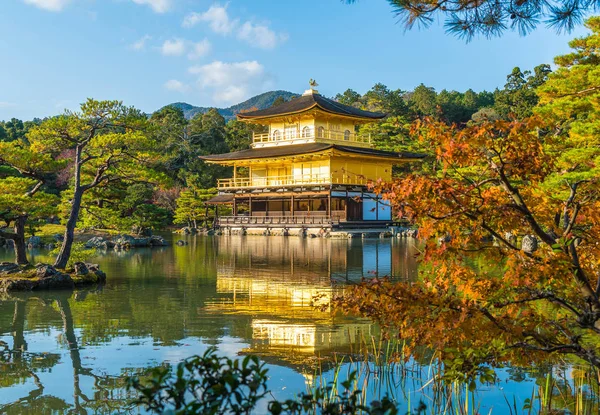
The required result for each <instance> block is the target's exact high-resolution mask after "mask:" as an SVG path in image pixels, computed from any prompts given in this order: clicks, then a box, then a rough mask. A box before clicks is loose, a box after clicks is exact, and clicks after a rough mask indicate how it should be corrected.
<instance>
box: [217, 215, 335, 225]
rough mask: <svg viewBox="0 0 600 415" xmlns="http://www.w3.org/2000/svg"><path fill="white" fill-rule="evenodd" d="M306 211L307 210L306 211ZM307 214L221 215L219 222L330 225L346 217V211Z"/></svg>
mask: <svg viewBox="0 0 600 415" xmlns="http://www.w3.org/2000/svg"><path fill="white" fill-rule="evenodd" d="M305 213H306V212H305ZM310 213H311V215H306V216H221V217H219V218H218V219H217V224H218V225H220V226H223V225H330V224H332V223H339V222H343V221H344V220H345V219H346V216H345V213H344V212H339V214H337V215H336V214H334V213H333V212H332V215H331V216H327V215H326V214H325V212H322V213H323V214H317V215H316V214H315V213H319V212H310Z"/></svg>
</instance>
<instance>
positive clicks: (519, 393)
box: [0, 236, 535, 414]
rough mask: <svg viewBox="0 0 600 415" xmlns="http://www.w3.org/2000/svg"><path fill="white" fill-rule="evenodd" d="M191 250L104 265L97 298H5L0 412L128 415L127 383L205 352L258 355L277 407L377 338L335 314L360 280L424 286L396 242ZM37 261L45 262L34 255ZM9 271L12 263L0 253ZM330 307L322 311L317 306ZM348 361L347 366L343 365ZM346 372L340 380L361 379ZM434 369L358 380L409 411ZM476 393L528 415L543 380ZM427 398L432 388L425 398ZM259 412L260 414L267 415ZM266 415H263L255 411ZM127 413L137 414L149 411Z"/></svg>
mask: <svg viewBox="0 0 600 415" xmlns="http://www.w3.org/2000/svg"><path fill="white" fill-rule="evenodd" d="M188 241H189V245H188V246H183V247H178V246H175V247H168V248H160V249H138V250H132V251H129V252H118V253H116V252H109V253H104V254H98V255H97V257H95V258H93V261H94V262H97V263H99V264H100V265H101V268H102V269H103V270H105V271H106V273H107V275H108V282H107V284H106V285H105V286H104V287H102V288H100V289H96V288H95V289H91V290H82V291H76V292H75V293H72V292H38V293H20V294H10V295H5V296H3V297H0V353H1V355H0V413H14V414H38V413H53V414H54V413H57V414H62V413H78V414H95V413H98V414H105V413H123V412H125V408H126V405H127V402H128V400H129V399H131V398H132V396H131V395H130V394H128V392H127V391H126V389H125V388H124V378H125V377H126V376H129V375H133V374H138V375H143V374H144V373H146V372H147V371H148V370H149V369H151V368H153V367H156V366H159V365H162V364H165V363H177V362H179V361H180V360H182V359H184V358H186V357H188V356H191V355H194V354H201V353H203V352H204V351H205V350H206V349H207V348H208V347H210V346H212V345H214V346H216V347H217V348H218V350H219V353H220V354H224V355H228V356H232V357H233V356H242V355H246V354H254V355H258V356H260V357H261V358H262V359H263V360H264V361H266V362H267V363H268V367H269V374H270V383H269V386H270V387H271V389H272V390H273V394H274V396H275V397H277V398H288V397H292V396H294V394H295V393H297V392H300V391H306V388H307V385H310V384H311V383H313V382H315V381H318V380H320V379H324V380H328V379H332V378H333V376H334V372H335V371H334V369H332V365H331V364H329V363H328V362H327V359H326V358H330V359H332V358H334V359H337V360H338V361H342V362H348V361H349V360H348V359H349V357H348V356H351V355H352V354H353V353H356V352H357V351H358V350H359V349H360V346H361V345H364V344H365V343H366V344H369V343H371V342H372V340H371V339H372V338H373V336H376V335H377V328H376V327H374V326H373V325H372V324H370V322H369V321H368V320H364V319H358V318H352V317H347V316H341V315H337V314H334V313H333V312H332V311H331V310H330V309H329V308H328V307H327V306H328V304H329V301H330V299H331V296H332V295H335V294H336V293H338V292H341V291H342V290H343V288H344V286H345V285H346V284H348V283H352V282H355V281H359V280H360V279H361V278H363V277H367V278H369V277H373V276H376V275H380V276H388V275H391V276H393V277H394V278H395V279H398V280H404V281H410V280H411V279H414V278H415V276H416V272H417V271H416V263H415V259H414V255H415V252H416V250H415V247H414V246H413V245H412V244H411V243H410V242H404V241H399V240H390V239H385V240H365V241H360V240H356V239H352V240H330V239H300V238H294V237H288V238H284V237H269V238H266V237H249V236H248V237H242V236H232V237H227V236H221V237H189V238H188ZM33 254H34V258H33V259H32V262H36V261H49V259H48V258H45V257H44V254H43V253H39V252H36V253H33ZM0 260H12V252H10V251H5V250H1V249H0ZM315 295H319V300H318V302H319V303H320V305H322V306H324V307H321V309H319V310H317V309H316V308H315V307H314V303H313V298H314V297H315ZM343 359H345V360H343ZM353 368H354V366H352V365H351V364H344V365H342V371H341V373H342V375H344V374H345V373H347V372H348V371H349V370H352V369H353ZM428 372H429V368H428V367H427V366H426V365H423V366H421V365H418V364H416V363H415V366H414V367H413V368H412V369H411V370H409V371H406V372H405V373H404V375H403V376H398V377H393V378H390V379H381V378H379V377H378V375H377V373H371V374H369V375H368V376H364V377H363V378H361V379H362V380H366V381H368V382H366V383H365V384H363V385H362V388H365V389H366V390H367V391H368V393H369V397H370V398H376V397H377V396H381V395H382V394H384V393H388V394H390V395H392V396H394V397H395V398H396V399H398V400H399V401H401V402H406V403H405V404H404V405H405V407H406V408H407V407H408V405H409V404H408V402H409V400H410V402H412V403H411V406H415V402H418V401H419V399H423V400H424V401H425V403H427V400H428V399H429V397H428V395H427V393H428V388H427V386H426V382H427V380H428ZM500 376H501V378H502V379H503V380H502V382H500V384H498V385H494V386H486V385H481V387H480V388H479V390H478V392H477V394H476V397H477V405H479V406H480V411H481V413H486V414H487V413H489V411H490V409H492V410H493V413H498V414H501V413H508V408H507V404H506V401H505V397H508V399H509V400H510V402H511V404H512V402H513V397H515V399H516V402H517V405H518V407H519V409H520V408H521V407H522V402H523V401H524V399H526V398H529V397H531V393H532V390H533V389H532V388H535V384H534V381H532V380H530V379H528V378H527V377H523V376H520V375H515V374H514V373H513V372H512V371H508V370H507V371H502V372H501V373H500ZM423 386H425V388H423ZM262 410H263V411H264V408H263V409H262ZM260 411H261V410H259V412H260ZM127 412H128V413H129V412H131V413H138V412H142V411H141V410H140V409H133V410H128V411H127Z"/></svg>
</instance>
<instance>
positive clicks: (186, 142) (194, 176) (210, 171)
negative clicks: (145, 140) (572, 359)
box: [150, 106, 229, 187]
mask: <svg viewBox="0 0 600 415" xmlns="http://www.w3.org/2000/svg"><path fill="white" fill-rule="evenodd" d="M150 123H151V125H152V127H153V128H152V131H153V135H154V137H155V138H156V141H157V142H158V144H159V148H160V150H161V152H162V153H163V154H164V155H165V156H166V157H165V160H164V163H162V164H160V165H157V166H156V168H157V169H158V170H160V171H162V172H164V173H165V174H167V175H168V176H169V177H171V178H172V179H173V180H176V181H177V183H178V184H179V185H181V186H188V185H191V184H192V182H193V184H195V185H198V186H201V187H211V186H214V185H215V184H216V181H217V178H218V177H221V175H224V174H225V173H227V172H228V171H229V169H227V168H223V167H222V166H216V165H208V164H206V163H205V162H204V161H201V160H200V159H199V158H198V156H200V155H207V154H219V153H226V152H228V151H229V148H228V146H227V132H226V124H225V119H224V118H223V116H222V115H221V114H219V112H218V111H217V110H216V109H215V108H211V109H209V110H208V111H207V112H206V113H198V114H196V116H194V118H192V119H191V120H190V121H187V120H186V119H185V117H184V114H183V111H182V110H181V109H178V108H175V107H172V106H170V107H165V108H163V109H161V110H160V111H158V112H156V113H154V114H152V117H151V118H150Z"/></svg>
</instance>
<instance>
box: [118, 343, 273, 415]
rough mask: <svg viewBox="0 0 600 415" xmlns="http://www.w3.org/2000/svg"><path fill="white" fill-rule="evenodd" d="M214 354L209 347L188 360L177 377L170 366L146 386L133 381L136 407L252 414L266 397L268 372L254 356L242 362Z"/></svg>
mask: <svg viewBox="0 0 600 415" xmlns="http://www.w3.org/2000/svg"><path fill="white" fill-rule="evenodd" d="M215 351H216V349H215V348H209V349H208V350H207V351H206V352H205V353H204V355H203V356H194V357H191V358H189V359H186V360H185V361H183V362H182V363H180V364H179V365H177V369H176V371H175V374H173V373H172V369H171V367H168V366H167V367H161V368H157V369H156V370H155V371H154V376H153V378H152V379H151V380H150V382H149V383H148V384H146V385H142V384H141V383H140V381H139V380H138V379H136V378H133V379H130V381H129V386H130V388H133V389H135V390H137V391H138V392H139V393H140V396H139V399H138V401H137V402H136V404H137V405H143V406H144V407H145V408H146V409H147V410H149V411H151V412H153V413H157V414H163V413H166V411H171V412H172V413H174V414H177V415H187V414H190V415H191V414H206V415H209V414H224V413H229V414H236V415H241V414H248V413H250V411H251V409H252V408H254V407H255V406H256V404H257V403H258V401H259V400H260V399H262V398H264V397H265V396H266V394H267V385H266V381H267V369H265V367H264V364H261V363H260V362H259V361H258V359H257V358H255V357H250V356H247V357H246V358H244V360H243V361H242V362H240V361H239V360H231V359H229V358H226V357H219V356H217V355H216V354H215ZM173 375H174V376H173Z"/></svg>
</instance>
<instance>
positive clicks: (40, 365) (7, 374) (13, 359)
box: [0, 293, 148, 414]
mask: <svg viewBox="0 0 600 415" xmlns="http://www.w3.org/2000/svg"><path fill="white" fill-rule="evenodd" d="M69 299H70V294H69V293H57V294H50V293H44V294H43V295H42V297H34V296H25V297H24V298H23V297H20V298H15V299H13V300H12V301H13V302H14V316H13V321H12V326H11V335H12V347H10V346H9V345H8V344H6V343H1V344H0V346H1V347H2V348H3V349H2V350H1V351H0V353H1V355H0V359H1V360H0V361H1V363H2V369H3V375H2V378H1V379H2V380H1V383H0V384H1V386H2V387H9V386H13V385H18V384H21V385H23V384H26V383H27V382H28V381H29V380H31V381H32V383H33V384H34V385H35V387H34V388H33V389H32V390H31V391H30V392H29V393H28V395H27V396H25V397H22V398H19V399H17V400H16V401H14V402H11V403H8V404H5V405H0V412H1V413H7V414H23V413H32V414H34V413H35V414H38V413H39V414H45V413H48V414H49V413H57V412H59V413H60V412H64V413H70V414H87V413H88V410H92V411H93V412H98V411H99V412H100V413H113V412H114V411H117V410H119V411H122V410H123V408H124V407H126V406H127V405H128V404H129V403H130V402H131V400H132V398H133V397H134V396H132V395H131V394H130V393H129V392H127V391H126V389H125V386H126V385H125V381H126V376H128V375H131V374H137V375H144V374H146V373H147V372H148V369H135V370H129V371H125V372H124V373H123V374H121V375H119V376H110V375H106V374H103V375H99V374H96V373H94V372H93V370H92V369H91V368H87V367H84V366H83V365H82V361H81V354H80V346H79V342H78V339H77V336H76V334H75V324H74V319H73V313H72V310H71V304H70V302H69ZM28 303H29V304H31V303H33V304H34V305H36V306H39V305H42V306H43V307H44V308H46V311H47V312H48V313H49V314H51V313H56V311H55V310H53V309H52V307H51V306H52V304H55V305H56V308H57V309H58V313H59V315H60V318H61V320H62V335H63V336H64V340H65V343H66V347H67V348H68V350H69V357H70V361H71V365H72V383H73V403H72V404H70V403H67V402H65V401H64V400H63V399H60V398H57V397H54V396H49V395H44V389H45V386H44V384H43V383H42V379H41V378H40V376H38V373H39V372H47V371H49V370H50V369H52V368H53V367H54V366H56V365H57V364H58V363H59V362H60V358H61V356H60V355H59V354H56V353H31V352H29V351H27V341H26V334H25V324H26V321H27V316H26V314H27V305H28ZM81 376H87V377H90V378H92V379H93V388H92V393H93V395H89V394H86V393H84V391H83V390H82V388H81V386H80V378H81Z"/></svg>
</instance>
